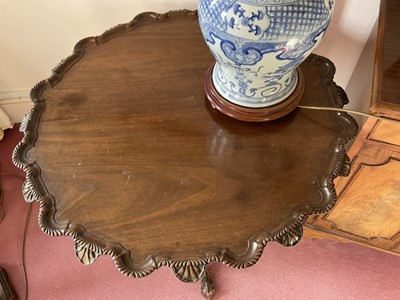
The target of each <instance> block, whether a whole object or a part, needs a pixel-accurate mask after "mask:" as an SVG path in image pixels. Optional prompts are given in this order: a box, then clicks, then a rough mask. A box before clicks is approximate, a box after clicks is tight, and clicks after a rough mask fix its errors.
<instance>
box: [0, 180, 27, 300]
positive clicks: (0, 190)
mask: <svg viewBox="0 0 400 300" xmlns="http://www.w3.org/2000/svg"><path fill="white" fill-rule="evenodd" d="M3 176H10V177H16V178H19V179H21V180H23V181H25V178H24V177H22V176H20V175H18V174H13V173H0V197H1V198H0V203H3V201H1V200H4V195H3V192H2V191H3V182H2V177H3ZM31 213H32V203H29V208H28V211H27V213H26V217H25V225H24V232H23V235H22V241H21V264H22V272H23V274H24V298H23V299H25V300H27V299H28V276H27V272H26V263H25V246H26V234H27V232H28V226H29V220H30V216H31ZM1 221H2V219H1V218H0V222H1Z"/></svg>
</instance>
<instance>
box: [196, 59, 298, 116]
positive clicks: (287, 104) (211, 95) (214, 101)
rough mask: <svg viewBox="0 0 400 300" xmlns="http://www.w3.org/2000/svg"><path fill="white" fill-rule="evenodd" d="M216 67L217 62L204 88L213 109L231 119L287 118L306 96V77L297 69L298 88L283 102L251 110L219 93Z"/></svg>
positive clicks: (207, 76) (211, 67) (210, 68)
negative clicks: (214, 80)
mask: <svg viewBox="0 0 400 300" xmlns="http://www.w3.org/2000/svg"><path fill="white" fill-rule="evenodd" d="M214 65H215V62H214V63H212V64H211V65H210V67H209V68H208V70H207V72H206V75H205V81H204V87H205V92H206V96H207V99H208V100H209V101H210V103H211V105H212V107H213V108H215V109H217V110H219V111H220V112H222V113H223V114H225V115H227V116H229V117H232V118H234V119H237V120H240V121H245V122H266V121H272V120H276V119H278V118H281V117H283V116H286V115H287V114H289V113H290V112H292V111H293V110H294V109H295V108H296V107H297V106H298V105H299V103H300V101H301V98H302V96H303V94H304V90H305V84H304V76H303V73H302V72H301V69H300V68H297V69H296V71H297V73H298V82H297V86H296V88H295V89H294V91H293V92H292V93H291V94H290V95H289V96H288V97H287V98H286V99H284V100H282V101H281V102H279V103H277V104H275V105H271V106H266V107H260V108H250V107H244V106H240V105H237V104H234V103H232V102H230V101H229V100H227V99H225V98H224V97H223V96H221V94H220V93H219V92H218V91H217V89H216V87H215V85H214V83H213V80H212V77H213V76H212V73H213V69H214Z"/></svg>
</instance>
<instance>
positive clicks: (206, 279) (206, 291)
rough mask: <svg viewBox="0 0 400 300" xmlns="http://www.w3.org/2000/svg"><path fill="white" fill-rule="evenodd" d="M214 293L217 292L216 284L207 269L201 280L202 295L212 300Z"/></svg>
mask: <svg viewBox="0 0 400 300" xmlns="http://www.w3.org/2000/svg"><path fill="white" fill-rule="evenodd" d="M214 292H215V288H214V284H213V282H212V280H211V278H210V276H209V274H208V272H207V269H206V270H205V272H204V274H203V277H202V279H201V294H202V295H203V296H204V298H206V299H207V300H211V298H212V296H213V295H214Z"/></svg>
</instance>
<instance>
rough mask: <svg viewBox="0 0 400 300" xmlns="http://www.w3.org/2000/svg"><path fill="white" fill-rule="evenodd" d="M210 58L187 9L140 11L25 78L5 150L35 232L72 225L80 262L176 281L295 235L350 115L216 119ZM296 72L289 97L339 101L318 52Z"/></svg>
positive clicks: (313, 205) (236, 263)
mask: <svg viewBox="0 0 400 300" xmlns="http://www.w3.org/2000/svg"><path fill="white" fill-rule="evenodd" d="M212 60H213V59H212V56H211V54H210V53H209V50H208V48H207V47H206V45H205V43H204V41H203V38H202V36H201V33H200V30H199V27H198V23H197V15H196V13H195V12H190V11H183V12H173V13H169V14H164V15H158V14H154V13H146V14H142V15H139V16H138V17H136V18H135V19H134V20H133V21H132V22H131V23H128V24H124V25H120V26H117V27H115V28H113V29H111V30H109V31H107V32H106V33H104V34H103V35H101V36H98V37H93V38H87V39H84V40H82V41H81V42H79V43H78V44H77V45H76V47H75V50H74V53H73V55H72V56H70V57H68V58H67V59H65V60H64V61H63V62H62V63H60V65H59V66H57V67H56V68H55V69H54V70H53V72H54V74H53V76H52V77H50V78H49V79H47V80H44V81H42V82H40V83H39V84H38V85H36V86H35V87H34V88H33V90H32V100H33V106H34V107H33V109H32V111H31V112H30V113H29V114H28V115H27V116H26V119H25V122H24V123H23V124H22V127H21V128H22V130H23V131H24V132H25V137H24V139H23V141H22V142H21V143H20V144H19V145H18V146H17V148H16V149H15V152H14V162H15V164H16V165H17V166H18V167H20V168H22V169H24V170H25V172H26V174H27V180H26V182H25V184H24V186H23V190H24V195H25V198H26V200H27V201H30V202H31V201H40V203H41V207H40V212H39V224H40V227H41V228H42V230H43V231H44V232H46V233H48V234H51V235H70V236H72V238H73V239H74V240H75V243H76V252H77V255H78V257H79V258H80V259H81V261H82V262H84V263H91V262H93V261H94V260H95V259H96V257H97V256H98V255H102V254H108V255H111V256H112V257H113V259H114V261H115V263H116V265H117V267H118V269H119V270H120V271H121V272H122V273H124V274H126V275H129V276H133V277H142V276H146V275H148V274H149V273H151V272H152V271H153V270H155V269H157V268H159V267H161V266H170V267H172V268H173V269H174V271H175V273H176V274H177V276H178V277H179V278H180V279H181V280H183V281H186V282H192V281H196V280H197V279H199V278H200V277H202V276H203V275H204V274H205V268H206V266H207V265H208V264H209V263H211V262H222V263H224V264H226V265H229V266H233V267H237V268H242V267H248V266H251V265H253V264H254V263H256V261H257V260H258V258H259V257H260V255H261V253H262V251H263V248H264V246H265V245H266V244H267V243H268V242H270V241H278V242H279V243H281V244H283V245H285V246H291V245H294V244H296V243H297V242H298V241H299V239H300V238H301V235H302V226H301V225H302V223H303V222H304V220H305V218H306V217H307V215H309V214H312V213H318V212H323V211H327V210H329V209H330V208H331V207H332V206H333V205H334V203H335V200H336V195H335V191H334V185H333V179H334V178H335V177H336V176H338V175H345V173H346V168H347V167H348V162H347V155H346V153H345V150H344V144H345V143H346V142H347V141H348V140H349V139H351V138H352V137H354V135H355V134H356V132H357V125H356V123H355V122H354V120H353V119H352V118H351V117H349V116H348V115H347V114H344V113H339V112H316V111H306V110H301V109H297V110H295V111H294V112H292V113H291V114H289V115H287V116H286V117H283V118H281V119H278V120H276V121H272V122H267V123H261V124H252V123H244V122H240V121H236V120H234V119H231V118H229V117H226V116H224V115H222V114H221V113H219V112H218V111H216V110H214V109H213V108H212V107H211V106H210V105H209V104H208V102H207V100H206V98H205V94H204V89H203V84H204V80H203V79H204V78H203V77H204V74H205V72H206V70H207V68H208V66H209V65H210V64H211V63H212ZM302 71H303V72H304V75H305V78H306V91H305V96H304V99H303V100H302V104H303V105H314V106H317V105H320V106H334V107H342V106H343V104H344V103H345V102H346V96H345V94H344V92H343V90H342V89H341V88H339V87H337V86H336V85H335V84H334V83H333V75H334V72H335V69H334V66H333V65H332V64H331V63H330V62H329V61H328V60H327V59H324V58H322V57H318V56H312V57H310V58H309V59H308V60H307V61H306V62H305V63H304V64H303V65H302Z"/></svg>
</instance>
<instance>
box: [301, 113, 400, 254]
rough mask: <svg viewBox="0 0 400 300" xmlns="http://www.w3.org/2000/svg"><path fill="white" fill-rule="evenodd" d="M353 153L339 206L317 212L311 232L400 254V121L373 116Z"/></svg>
mask: <svg viewBox="0 0 400 300" xmlns="http://www.w3.org/2000/svg"><path fill="white" fill-rule="evenodd" d="M349 156H350V158H351V159H352V170H351V173H350V175H349V177H342V178H339V179H338V180H337V181H336V189H337V193H338V201H337V203H336V205H335V207H334V208H333V209H332V210H331V211H330V212H329V213H327V214H324V215H320V216H311V217H310V218H309V219H308V221H307V225H306V227H307V228H306V229H305V235H306V236H308V237H310V238H313V237H314V238H315V237H317V238H331V239H335V240H340V241H345V242H349V241H352V242H356V243H361V244H364V245H367V246H371V247H374V248H378V249H380V250H384V251H389V252H392V253H396V254H400V123H397V124H396V123H393V122H387V121H376V120H373V119H370V120H368V121H367V123H366V124H365V125H364V127H363V129H362V131H361V133H360V134H359V136H358V137H357V139H356V141H355V142H354V144H353V146H352V148H351V149H350V151H349Z"/></svg>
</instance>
